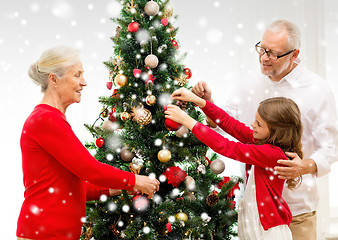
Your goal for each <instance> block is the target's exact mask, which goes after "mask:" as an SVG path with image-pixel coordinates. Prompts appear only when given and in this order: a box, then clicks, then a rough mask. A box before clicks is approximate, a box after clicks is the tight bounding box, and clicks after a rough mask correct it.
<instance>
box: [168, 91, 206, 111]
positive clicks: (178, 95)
mask: <svg viewBox="0 0 338 240" xmlns="http://www.w3.org/2000/svg"><path fill="white" fill-rule="evenodd" d="M171 98H172V99H175V100H180V101H185V102H193V103H195V104H197V105H198V106H199V107H204V106H205V100H204V99H202V98H200V97H198V96H196V95H195V94H194V93H192V92H191V91H189V90H188V89H186V88H180V89H177V90H176V91H174V92H173V93H172V94H171Z"/></svg>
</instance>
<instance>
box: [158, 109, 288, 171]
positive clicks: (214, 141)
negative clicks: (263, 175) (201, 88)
mask: <svg viewBox="0 0 338 240" xmlns="http://www.w3.org/2000/svg"><path fill="white" fill-rule="evenodd" d="M164 113H165V114H166V117H167V118H170V119H171V120H173V121H175V122H178V123H181V124H183V125H184V126H186V127H187V128H189V129H190V130H191V131H192V133H193V134H195V136H196V137H197V138H198V139H199V140H200V141H201V142H203V143H204V144H206V145H207V146H208V147H210V148H211V149H212V150H214V151H215V152H217V153H219V154H222V155H223V156H226V157H229V158H232V159H234V160H237V161H240V162H244V163H248V164H252V165H256V166H260V167H264V168H265V167H269V168H272V167H274V166H276V165H277V160H279V159H286V158H285V155H284V154H283V152H282V151H281V150H280V149H279V148H276V147H274V146H271V145H268V144H265V145H254V144H243V143H239V142H234V141H230V140H228V139H227V138H225V137H223V136H222V135H220V134H219V133H217V132H215V131H214V130H212V129H210V128H209V127H207V126H205V125H203V124H201V123H199V122H197V121H196V120H194V119H193V118H191V117H190V116H188V115H187V114H186V113H185V112H184V111H183V110H181V109H180V108H179V107H177V106H175V105H168V106H167V110H166V111H165V112H164ZM277 149H278V150H277Z"/></svg>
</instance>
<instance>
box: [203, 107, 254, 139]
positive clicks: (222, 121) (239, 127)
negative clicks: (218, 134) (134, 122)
mask: <svg viewBox="0 0 338 240" xmlns="http://www.w3.org/2000/svg"><path fill="white" fill-rule="evenodd" d="M201 110H202V111H203V112H204V113H205V115H207V116H208V117H209V118H210V119H211V120H212V121H213V122H215V123H216V124H217V125H218V126H219V127H220V128H221V129H222V130H223V131H225V132H226V133H228V134H230V135H231V136H233V137H234V138H236V139H237V140H238V141H240V142H242V143H253V139H254V138H253V131H252V129H250V128H249V127H248V126H246V125H245V124H244V123H242V122H240V121H238V120H236V119H235V118H233V117H231V116H230V115H229V114H228V113H227V112H225V111H224V110H223V109H221V108H220V107H218V106H216V105H215V104H213V103H211V102H209V101H206V105H205V106H204V107H203V108H201Z"/></svg>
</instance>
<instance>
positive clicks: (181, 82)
mask: <svg viewBox="0 0 338 240" xmlns="http://www.w3.org/2000/svg"><path fill="white" fill-rule="evenodd" d="M175 80H176V81H177V82H178V85H180V86H181V87H182V86H183V85H184V84H186V83H188V82H189V80H188V77H187V75H185V74H181V76H180V77H178V78H175Z"/></svg>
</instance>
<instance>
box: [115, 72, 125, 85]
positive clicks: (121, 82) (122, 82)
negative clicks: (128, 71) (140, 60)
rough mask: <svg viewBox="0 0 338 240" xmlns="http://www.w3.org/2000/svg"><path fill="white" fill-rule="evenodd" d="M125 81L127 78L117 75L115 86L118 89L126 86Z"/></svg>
mask: <svg viewBox="0 0 338 240" xmlns="http://www.w3.org/2000/svg"><path fill="white" fill-rule="evenodd" d="M127 81H128V79H127V77H126V76H125V75H123V74H118V75H116V77H115V84H116V85H117V86H119V87H123V86H124V85H126V84H127Z"/></svg>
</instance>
